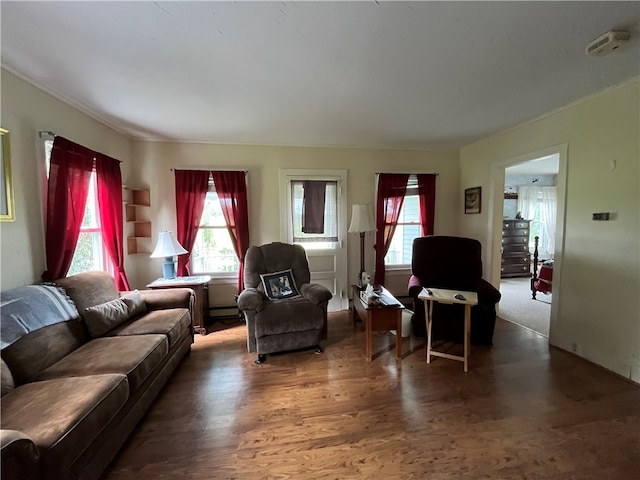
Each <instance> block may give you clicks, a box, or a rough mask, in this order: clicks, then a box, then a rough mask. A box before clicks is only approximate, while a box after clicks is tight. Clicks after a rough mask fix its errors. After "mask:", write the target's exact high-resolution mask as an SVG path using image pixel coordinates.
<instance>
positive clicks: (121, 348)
mask: <svg viewBox="0 0 640 480" xmlns="http://www.w3.org/2000/svg"><path fill="white" fill-rule="evenodd" d="M168 350H169V346H168V341H167V337H166V336H165V335H131V336H118V337H103V338H96V339H94V340H91V341H90V342H89V343H87V344H85V345H83V346H82V347H80V348H78V349H77V350H75V351H73V352H72V353H70V354H69V355H67V356H66V357H64V358H63V359H62V360H60V361H59V362H57V363H55V364H53V365H52V366H51V367H49V368H47V369H46V370H45V371H44V372H42V374H41V375H40V376H39V377H38V378H37V380H39V381H42V380H51V379H54V378H62V377H77V376H87V375H95V374H104V373H122V374H125V375H126V376H127V377H128V379H129V388H130V389H131V392H132V394H133V392H136V391H137V390H138V388H139V387H140V385H141V384H142V383H143V382H144V380H145V379H146V378H147V377H148V376H149V374H150V373H151V372H152V371H153V370H154V369H155V368H156V367H157V366H158V365H159V364H160V363H161V362H162V359H163V358H164V357H165V356H166V355H167V352H168Z"/></svg>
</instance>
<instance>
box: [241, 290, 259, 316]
mask: <svg viewBox="0 0 640 480" xmlns="http://www.w3.org/2000/svg"><path fill="white" fill-rule="evenodd" d="M264 298H265V296H264V295H263V294H262V292H260V291H259V290H258V289H256V288H245V289H244V290H243V291H242V293H240V295H239V296H238V308H239V309H240V310H255V311H257V312H259V311H260V310H262V309H263V308H264Z"/></svg>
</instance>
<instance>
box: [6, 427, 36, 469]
mask: <svg viewBox="0 0 640 480" xmlns="http://www.w3.org/2000/svg"><path fill="white" fill-rule="evenodd" d="M0 446H1V448H2V478H15V479H22V478H24V479H27V478H34V476H35V475H36V471H37V468H38V467H37V465H38V461H39V460H40V452H39V451H38V447H36V445H35V443H33V440H31V438H29V437H28V436H27V435H26V434H24V433H22V432H20V431H18V430H9V429H6V428H3V429H1V430H0Z"/></svg>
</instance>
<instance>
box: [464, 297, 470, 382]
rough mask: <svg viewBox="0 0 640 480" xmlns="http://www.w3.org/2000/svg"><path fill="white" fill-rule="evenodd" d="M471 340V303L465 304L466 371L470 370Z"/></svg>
mask: <svg viewBox="0 0 640 480" xmlns="http://www.w3.org/2000/svg"><path fill="white" fill-rule="evenodd" d="M470 340H471V305H468V304H467V305H465V306H464V371H465V372H466V371H467V370H468V363H469V341H470Z"/></svg>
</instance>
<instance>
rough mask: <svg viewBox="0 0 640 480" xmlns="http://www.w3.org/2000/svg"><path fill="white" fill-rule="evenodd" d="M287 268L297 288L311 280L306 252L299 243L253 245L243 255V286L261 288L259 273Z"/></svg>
mask: <svg viewBox="0 0 640 480" xmlns="http://www.w3.org/2000/svg"><path fill="white" fill-rule="evenodd" d="M289 269H291V270H292V272H293V278H294V280H295V282H296V286H297V287H298V289H299V288H300V285H302V284H304V283H309V281H310V280H311V274H310V272H309V262H308V260H307V254H306V252H305V251H304V248H303V247H302V246H301V245H291V244H289V243H282V242H273V243H268V244H266V245H261V246H255V245H253V246H251V247H249V248H248V249H247V253H246V254H245V256H244V286H245V288H258V289H260V290H262V281H261V279H260V275H261V274H263V273H273V272H279V271H282V270H289Z"/></svg>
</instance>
